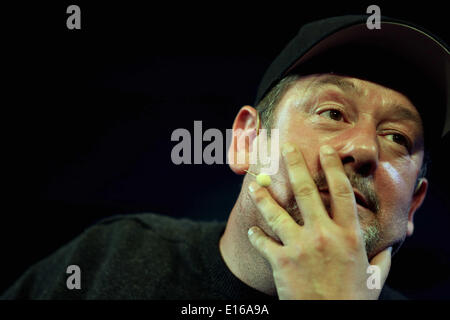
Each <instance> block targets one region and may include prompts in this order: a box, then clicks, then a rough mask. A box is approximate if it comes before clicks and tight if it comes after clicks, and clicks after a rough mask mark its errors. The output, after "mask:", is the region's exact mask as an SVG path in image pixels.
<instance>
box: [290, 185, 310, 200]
mask: <svg viewBox="0 0 450 320" xmlns="http://www.w3.org/2000/svg"><path fill="white" fill-rule="evenodd" d="M293 191H294V194H296V195H297V196H299V197H301V198H306V197H310V196H312V195H313V194H314V192H315V187H314V186H312V185H310V184H306V183H303V184H297V185H296V186H295V187H294V188H293Z"/></svg>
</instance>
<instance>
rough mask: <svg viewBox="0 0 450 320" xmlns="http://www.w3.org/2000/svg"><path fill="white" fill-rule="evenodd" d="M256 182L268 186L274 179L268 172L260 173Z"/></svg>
mask: <svg viewBox="0 0 450 320" xmlns="http://www.w3.org/2000/svg"><path fill="white" fill-rule="evenodd" d="M256 182H257V183H258V184H259V185H260V186H261V187H268V186H270V183H271V182H272V179H271V178H270V176H269V175H268V174H265V173H260V174H258V175H257V176H256Z"/></svg>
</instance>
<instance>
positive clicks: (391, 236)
mask: <svg viewBox="0 0 450 320" xmlns="http://www.w3.org/2000/svg"><path fill="white" fill-rule="evenodd" d="M273 127H274V128H278V129H279V130H280V131H279V133H280V146H281V145H283V143H285V142H288V141H289V142H292V143H294V144H296V145H297V147H298V149H299V150H300V151H301V152H302V153H303V156H304V158H305V160H306V164H307V166H308V168H309V170H310V173H311V175H312V176H313V178H314V180H315V182H316V184H317V186H318V188H319V190H322V191H321V192H320V194H321V197H322V200H323V202H324V204H325V206H326V207H327V209H328V211H329V214H330V215H331V216H332V212H331V211H330V197H329V193H328V192H327V191H326V188H327V183H326V180H325V178H324V173H323V170H322V168H321V166H320V161H319V149H320V147H321V146H322V145H325V144H327V145H331V146H332V147H333V148H334V149H335V150H336V151H337V152H338V153H339V154H340V157H341V160H342V162H343V164H344V168H345V171H346V173H347V176H348V177H349V179H350V182H351V184H352V186H353V187H354V188H355V198H356V200H357V203H358V216H359V220H360V224H361V227H362V229H363V232H364V236H365V240H366V249H367V253H368V256H369V258H370V257H372V256H374V255H375V254H376V253H378V252H379V251H381V250H382V249H384V248H386V247H387V246H390V245H400V244H401V242H402V241H403V240H404V238H405V236H406V233H407V224H408V221H410V222H411V223H412V212H413V211H414V210H415V209H417V207H418V206H417V205H415V204H414V186H415V182H416V179H417V175H418V173H419V171H420V167H421V164H422V159H423V131H422V124H421V119H420V116H419V113H418V112H417V110H416V108H415V107H414V105H413V104H412V103H411V102H410V101H409V99H408V98H406V97H405V96H404V95H402V94H401V93H399V92H396V91H394V90H391V89H388V88H386V87H383V86H381V85H378V84H375V83H372V82H368V81H364V80H360V79H356V78H350V77H344V76H337V75H330V74H323V75H311V76H308V77H304V78H302V79H300V80H299V81H298V82H296V83H295V84H293V85H292V86H291V87H290V88H289V89H288V90H287V91H286V93H285V94H284V96H283V98H282V99H281V100H280V101H279V103H278V105H277V107H276V110H275V113H274V122H273ZM280 164H281V165H280V170H279V173H278V174H276V175H275V176H274V177H273V179H272V180H273V183H272V185H271V187H270V191H271V193H272V195H273V197H274V198H275V199H276V200H277V201H278V202H279V203H280V204H281V205H282V206H283V207H284V208H286V210H287V211H288V212H289V213H290V214H291V215H292V216H293V217H294V219H295V220H296V221H298V223H300V224H303V220H302V217H301V213H300V212H299V210H298V207H297V206H296V202H295V199H294V196H293V194H292V192H291V188H290V185H289V179H288V175H287V172H286V169H285V167H284V164H283V162H282V161H281V160H280ZM422 199H423V197H422ZM413 209H414V210H413ZM266 231H267V229H266ZM268 233H269V234H270V232H268ZM272 236H273V234H272ZM394 249H395V248H394Z"/></svg>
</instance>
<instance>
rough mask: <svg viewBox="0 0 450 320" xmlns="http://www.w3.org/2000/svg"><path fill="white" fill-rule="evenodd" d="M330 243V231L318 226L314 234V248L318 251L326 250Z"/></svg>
mask: <svg viewBox="0 0 450 320" xmlns="http://www.w3.org/2000/svg"><path fill="white" fill-rule="evenodd" d="M329 243H330V236H329V234H328V232H326V231H324V230H322V228H317V230H316V233H315V236H314V248H315V249H316V250H317V251H324V250H325V249H326V248H327V247H328V245H329Z"/></svg>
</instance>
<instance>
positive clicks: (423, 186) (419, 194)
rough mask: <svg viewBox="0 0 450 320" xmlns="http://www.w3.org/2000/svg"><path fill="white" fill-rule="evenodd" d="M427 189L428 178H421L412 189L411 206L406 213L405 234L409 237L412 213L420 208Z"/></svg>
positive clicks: (412, 226) (412, 230)
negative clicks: (406, 224)
mask: <svg viewBox="0 0 450 320" xmlns="http://www.w3.org/2000/svg"><path fill="white" fill-rule="evenodd" d="M427 189H428V180H427V179H426V178H421V179H420V181H419V183H418V184H417V187H416V189H415V190H414V194H413V199H412V203H411V207H410V209H409V213H408V226H407V231H406V235H407V236H408V237H410V236H411V235H412V234H413V232H414V222H413V218H414V214H415V213H416V211H417V210H418V209H419V208H420V206H421V205H422V203H423V201H424V200H425V196H426V194H427Z"/></svg>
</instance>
